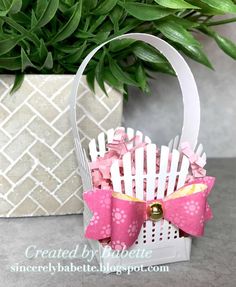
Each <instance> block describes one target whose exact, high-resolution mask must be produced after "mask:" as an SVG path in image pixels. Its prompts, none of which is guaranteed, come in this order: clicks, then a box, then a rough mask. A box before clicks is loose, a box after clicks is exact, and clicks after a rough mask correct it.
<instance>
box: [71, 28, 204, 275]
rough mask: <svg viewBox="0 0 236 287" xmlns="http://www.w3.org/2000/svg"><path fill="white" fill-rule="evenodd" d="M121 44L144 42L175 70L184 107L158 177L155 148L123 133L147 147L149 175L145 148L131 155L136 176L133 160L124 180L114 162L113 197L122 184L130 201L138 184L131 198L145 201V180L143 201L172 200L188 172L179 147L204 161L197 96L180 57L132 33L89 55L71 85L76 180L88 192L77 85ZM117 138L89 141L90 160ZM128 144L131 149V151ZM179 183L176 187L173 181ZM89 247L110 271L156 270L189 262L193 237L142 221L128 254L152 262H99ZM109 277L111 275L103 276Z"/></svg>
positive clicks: (164, 150) (154, 40) (94, 243)
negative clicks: (95, 61)
mask: <svg viewBox="0 0 236 287" xmlns="http://www.w3.org/2000/svg"><path fill="white" fill-rule="evenodd" d="M124 38H131V39H135V40H141V41H144V42H146V43H148V44H150V45H152V46H153V47H154V48H156V49H158V50H159V51H160V52H161V53H162V54H163V55H164V56H165V57H166V58H167V60H168V61H169V62H170V64H171V65H172V67H173V69H174V70H175V72H176V74H177V76H178V79H179V83H180V87H181V91H182V95H183V105H184V120H183V128H182V134H181V136H180V137H179V136H176V137H175V138H174V139H172V140H171V141H170V143H169V144H168V146H162V147H161V157H160V171H159V173H158V174H156V145H155V144H153V143H151V140H150V139H149V138H148V137H144V136H143V134H142V133H141V132H140V131H134V130H133V129H131V128H127V129H126V130H125V132H126V133H127V134H128V137H129V139H131V138H133V136H134V135H139V140H141V139H142V138H143V139H144V141H145V142H146V143H148V144H147V146H146V156H147V173H146V174H145V175H144V172H143V170H144V169H143V166H144V148H143V147H141V148H138V149H136V151H135V165H136V166H135V167H136V174H135V175H132V173H131V157H130V153H129V152H127V153H126V154H125V155H124V156H123V158H122V160H123V166H124V174H120V170H119V166H118V162H114V163H113V165H112V167H111V178H112V184H113V189H114V190H115V191H118V192H121V182H122V181H124V186H125V193H126V194H128V195H131V196H134V194H133V188H132V181H135V183H136V185H135V186H136V187H135V188H136V190H135V194H136V197H137V198H139V199H144V191H143V179H144V178H145V179H146V198H145V199H146V200H152V199H154V198H157V199H160V198H163V197H164V196H166V195H169V194H171V193H172V192H173V191H174V188H175V185H176V182H178V183H177V188H179V187H181V186H183V185H184V183H185V181H186V177H187V174H188V170H189V159H188V158H187V157H185V156H180V153H179V151H178V149H179V146H180V144H181V142H185V141H187V142H189V143H190V145H191V147H192V149H193V150H195V152H196V153H197V154H198V155H199V156H201V157H202V158H203V159H204V160H205V159H206V154H205V153H203V147H202V145H201V144H200V145H199V146H198V147H197V148H196V145H197V139H198V132H199V126H200V103H199V96H198V91H197V87H196V83H195V80H194V77H193V75H192V73H191V70H190V68H189V66H188V65H187V63H186V62H185V60H184V59H183V57H182V56H181V55H180V54H179V53H178V52H177V51H176V50H175V49H174V48H173V47H172V46H171V45H169V44H168V43H166V42H165V41H164V40H162V39H160V38H157V37H155V36H152V35H149V34H142V33H132V34H126V35H122V36H118V37H116V38H114V39H112V40H109V41H107V42H105V43H103V44H101V45H100V46H98V47H97V48H95V49H94V50H93V51H92V52H90V53H89V54H88V56H87V57H86V58H85V60H84V61H83V63H82V64H81V66H80V67H79V69H78V71H77V74H76V76H75V79H74V84H73V89H72V94H71V102H70V108H71V123H72V130H73V136H74V140H75V149H76V155H77V159H78V165H79V170H80V175H81V178H82V182H83V188H84V191H86V190H91V189H92V188H93V186H92V179H91V172H90V170H89V166H88V159H87V155H86V153H85V151H84V150H83V149H82V147H81V143H80V137H79V132H78V128H77V123H76V96H77V91H78V87H79V84H80V80H81V77H82V74H83V71H84V69H85V67H86V65H87V64H88V62H89V61H90V59H91V58H92V57H93V56H94V54H95V53H96V52H97V51H98V50H99V49H100V48H101V47H103V46H104V45H105V44H107V43H109V42H110V41H113V40H119V39H124ZM114 136H118V135H117V134H115V129H111V130H109V131H107V132H106V133H100V134H99V135H98V138H97V139H93V140H91V141H90V143H89V154H90V159H91V160H95V159H96V158H97V157H99V156H103V155H104V153H105V152H106V144H107V143H110V142H112V141H113V139H114ZM132 144H133V143H132V142H131V143H130V144H129V145H132ZM169 153H172V160H171V165H170V170H169V171H167V166H168V161H169ZM167 177H168V186H167V193H166V194H164V193H165V189H166V178H167ZM156 179H158V188H157V190H158V191H157V193H156V191H155V180H156ZM177 180H178V181H177ZM91 218H92V213H91V212H90V210H89V209H88V207H87V206H86V204H85V206H84V227H85V228H86V226H87V225H88V224H89V221H90V219H91ZM89 242H90V245H91V247H92V249H93V250H98V252H97V253H96V255H97V259H98V261H99V263H100V264H101V265H104V266H114V265H122V266H123V267H124V268H125V267H126V266H127V267H128V266H132V265H135V266H137V265H143V266H149V265H157V264H165V263H171V262H177V261H184V260H189V259H190V251H191V237H183V236H180V232H179V229H177V228H175V227H174V226H173V225H172V224H170V223H169V222H168V221H166V220H164V219H162V220H159V221H158V222H152V221H146V222H145V223H144V225H143V227H142V229H141V232H140V234H139V237H138V239H137V242H136V243H135V244H134V245H133V246H132V247H131V248H130V249H129V251H131V250H138V249H139V250H141V249H145V250H152V256H151V258H140V259H138V258H133V259H132V258H128V257H125V258H121V256H120V257H118V258H112V257H102V256H101V255H102V253H103V251H104V247H103V246H102V245H101V244H100V243H99V242H98V241H95V240H89ZM106 271H107V272H109V270H106Z"/></svg>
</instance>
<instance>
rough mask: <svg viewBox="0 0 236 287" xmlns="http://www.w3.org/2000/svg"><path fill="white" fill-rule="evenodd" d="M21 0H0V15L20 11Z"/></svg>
mask: <svg viewBox="0 0 236 287" xmlns="http://www.w3.org/2000/svg"><path fill="white" fill-rule="evenodd" d="M21 6H22V0H0V17H2V16H6V15H7V14H8V13H11V14H15V13H17V12H19V11H20V9H21Z"/></svg>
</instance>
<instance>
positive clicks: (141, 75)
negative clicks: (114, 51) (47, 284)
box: [135, 65, 147, 92]
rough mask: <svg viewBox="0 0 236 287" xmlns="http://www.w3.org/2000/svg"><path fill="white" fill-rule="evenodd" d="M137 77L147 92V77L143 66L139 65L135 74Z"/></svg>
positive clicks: (143, 89)
mask: <svg viewBox="0 0 236 287" xmlns="http://www.w3.org/2000/svg"><path fill="white" fill-rule="evenodd" d="M135 77H136V80H137V82H138V83H139V86H140V88H141V90H142V91H143V92H145V91H147V77H146V73H145V71H144V68H143V66H142V65H138V68H137V69H136V72H135Z"/></svg>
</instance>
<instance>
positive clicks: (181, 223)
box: [84, 177, 214, 250]
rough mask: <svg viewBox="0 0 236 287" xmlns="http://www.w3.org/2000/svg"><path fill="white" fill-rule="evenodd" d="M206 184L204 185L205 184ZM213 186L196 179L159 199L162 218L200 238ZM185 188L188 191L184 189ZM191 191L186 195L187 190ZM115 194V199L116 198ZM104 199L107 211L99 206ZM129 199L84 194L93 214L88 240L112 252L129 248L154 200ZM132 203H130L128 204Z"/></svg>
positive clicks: (109, 194)
mask: <svg viewBox="0 0 236 287" xmlns="http://www.w3.org/2000/svg"><path fill="white" fill-rule="evenodd" d="M205 183H207V184H205ZM213 184H214V178H209V177H208V178H204V179H202V180H200V179H198V180H197V181H194V182H192V183H188V184H187V185H185V186H184V187H182V188H180V189H179V190H177V191H175V193H174V194H172V195H174V196H172V195H169V196H167V197H166V198H164V199H162V200H161V199H158V202H159V203H160V204H161V205H162V209H163V217H164V219H165V220H167V221H170V222H171V223H172V224H173V225H175V226H176V227H178V228H180V229H181V230H183V231H184V232H185V233H188V234H190V235H192V236H202V235H203V233H204V225H205V222H206V221H207V220H209V219H211V218H212V213H211V209H210V207H209V205H208V204H207V196H208V195H209V193H210V191H211V188H212V187H213ZM186 187H188V188H186ZM189 190H190V191H191V192H190V193H188V191H189ZM116 194H117V196H116ZM104 196H105V197H106V198H108V199H110V200H109V201H110V205H109V206H108V205H107V207H106V208H104V207H101V205H100V204H98V203H99V202H100V201H101V200H103V198H104ZM134 199H135V198H133V199H132V197H129V198H128V199H127V198H126V197H122V194H120V193H119V196H118V193H115V192H112V191H111V190H102V189H97V190H95V192H93V191H88V192H85V193H84V200H85V202H86V203H87V205H88V207H89V208H90V210H91V211H92V212H93V218H92V220H91V221H90V223H89V225H88V226H87V228H86V233H85V236H86V237H87V238H91V239H97V240H104V239H108V241H107V242H110V243H109V244H110V245H111V247H112V248H113V249H116V250H121V249H126V248H129V247H130V246H132V245H133V244H134V242H135V241H136V239H137V238H138V235H139V232H140V230H141V228H142V225H143V223H144V222H145V220H149V218H148V207H149V205H150V204H151V203H153V202H155V200H151V201H144V200H139V201H137V200H135V201H134ZM130 202H132V204H131V203H130Z"/></svg>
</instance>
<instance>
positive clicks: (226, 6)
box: [201, 0, 236, 13]
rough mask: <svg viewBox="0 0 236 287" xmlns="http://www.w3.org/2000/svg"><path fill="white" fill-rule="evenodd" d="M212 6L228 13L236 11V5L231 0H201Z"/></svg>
mask: <svg viewBox="0 0 236 287" xmlns="http://www.w3.org/2000/svg"><path fill="white" fill-rule="evenodd" d="M201 1H202V2H203V3H205V4H207V5H209V6H210V7H212V8H215V9H218V10H221V11H223V12H228V13H236V5H235V4H234V3H233V2H232V1H231V0H201Z"/></svg>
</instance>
